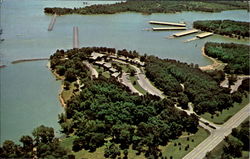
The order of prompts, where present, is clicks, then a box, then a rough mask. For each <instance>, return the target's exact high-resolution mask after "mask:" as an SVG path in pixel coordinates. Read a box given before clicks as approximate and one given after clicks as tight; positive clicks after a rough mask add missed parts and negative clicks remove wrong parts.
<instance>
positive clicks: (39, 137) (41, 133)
mask: <svg viewBox="0 0 250 159" xmlns="http://www.w3.org/2000/svg"><path fill="white" fill-rule="evenodd" d="M32 135H33V137H31V136H29V135H25V136H22V137H21V138H20V140H19V141H20V142H21V145H20V144H16V143H14V142H13V141H11V140H6V141H5V142H4V143H3V144H2V146H1V147H0V158H50V159H56V158H61V159H74V158H75V156H74V155H72V154H68V152H67V151H66V150H65V149H64V148H62V147H61V146H60V142H59V139H58V138H55V135H54V129H53V128H51V127H46V126H43V125H41V126H39V127H37V128H36V129H34V130H33V132H32Z"/></svg>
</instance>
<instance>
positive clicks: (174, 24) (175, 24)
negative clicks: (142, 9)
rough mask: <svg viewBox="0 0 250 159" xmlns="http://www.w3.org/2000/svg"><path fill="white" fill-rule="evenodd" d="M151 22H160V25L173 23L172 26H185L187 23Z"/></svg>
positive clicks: (156, 22) (158, 22) (152, 22)
mask: <svg viewBox="0 0 250 159" xmlns="http://www.w3.org/2000/svg"><path fill="white" fill-rule="evenodd" d="M149 23H150V24H158V25H171V26H179V27H185V26H186V24H185V23H172V22H160V21H149Z"/></svg>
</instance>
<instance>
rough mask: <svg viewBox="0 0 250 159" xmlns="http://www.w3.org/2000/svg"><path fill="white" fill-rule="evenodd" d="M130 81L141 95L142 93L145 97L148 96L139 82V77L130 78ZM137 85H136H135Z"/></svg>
mask: <svg viewBox="0 0 250 159" xmlns="http://www.w3.org/2000/svg"><path fill="white" fill-rule="evenodd" d="M129 80H130V81H131V83H132V84H133V86H134V87H135V89H136V90H138V91H139V92H140V93H142V94H143V95H145V94H147V91H145V89H143V88H142V87H141V86H140V85H139V83H138V81H137V77H136V76H129ZM134 83H135V84H134Z"/></svg>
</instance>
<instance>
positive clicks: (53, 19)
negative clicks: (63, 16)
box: [48, 14, 57, 31]
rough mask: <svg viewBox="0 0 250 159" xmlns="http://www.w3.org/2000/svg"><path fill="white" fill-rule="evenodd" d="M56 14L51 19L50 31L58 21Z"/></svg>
mask: <svg viewBox="0 0 250 159" xmlns="http://www.w3.org/2000/svg"><path fill="white" fill-rule="evenodd" d="M56 16H57V15H56V14H54V16H53V17H52V18H51V21H50V23H49V27H48V31H52V30H53V28H54V25H55V22H56Z"/></svg>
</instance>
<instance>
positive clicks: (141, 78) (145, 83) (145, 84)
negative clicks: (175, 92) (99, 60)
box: [114, 60, 164, 98]
mask: <svg viewBox="0 0 250 159" xmlns="http://www.w3.org/2000/svg"><path fill="white" fill-rule="evenodd" d="M114 61H117V62H119V63H123V64H129V63H126V62H124V61H121V60H114ZM129 65H130V66H131V67H133V68H134V69H135V71H136V77H137V78H138V83H139V85H140V86H141V87H142V88H143V89H144V90H145V91H147V92H148V93H150V94H153V95H157V96H159V97H161V98H164V95H163V93H162V92H161V91H160V90H159V89H157V88H156V87H155V86H153V85H152V84H151V82H150V81H149V80H148V79H147V77H146V76H145V74H144V73H142V71H141V70H140V69H139V68H138V67H136V66H135V65H131V64H129Z"/></svg>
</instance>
